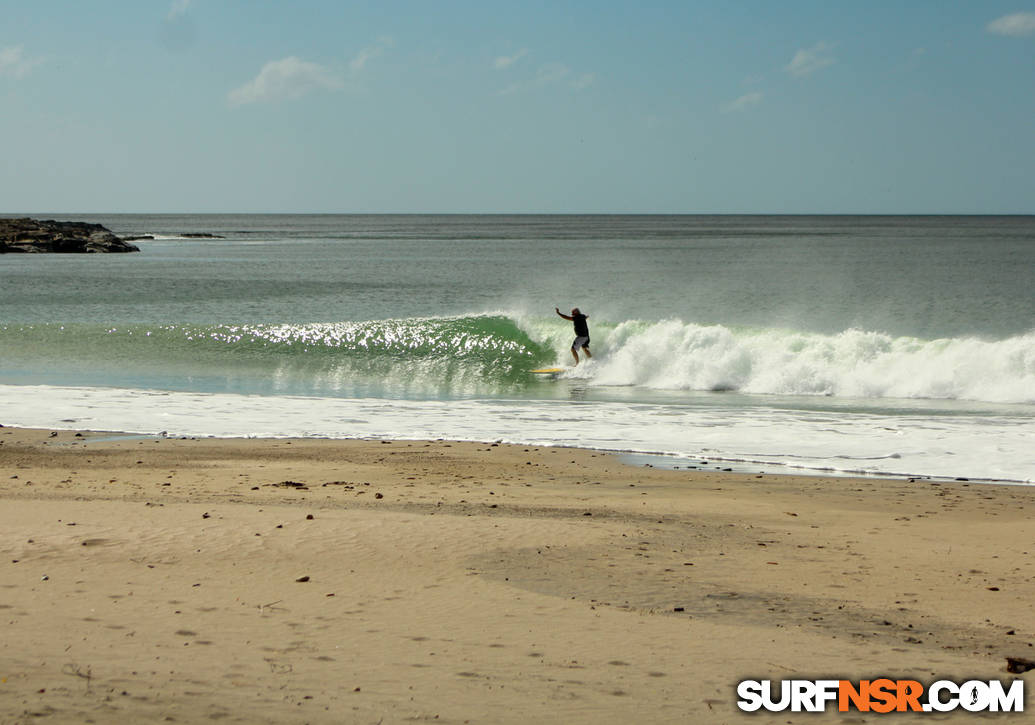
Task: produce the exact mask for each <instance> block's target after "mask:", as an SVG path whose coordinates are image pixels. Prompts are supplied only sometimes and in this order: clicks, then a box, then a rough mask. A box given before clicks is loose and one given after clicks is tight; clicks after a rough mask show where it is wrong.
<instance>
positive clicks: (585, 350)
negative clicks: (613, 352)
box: [582, 345, 593, 360]
mask: <svg viewBox="0 0 1035 725" xmlns="http://www.w3.org/2000/svg"><path fill="white" fill-rule="evenodd" d="M582 352H584V353H586V359H587V360H589V359H590V358H591V357H593V353H591V352H590V351H589V346H588V345H587V346H586V347H584V348H582Z"/></svg>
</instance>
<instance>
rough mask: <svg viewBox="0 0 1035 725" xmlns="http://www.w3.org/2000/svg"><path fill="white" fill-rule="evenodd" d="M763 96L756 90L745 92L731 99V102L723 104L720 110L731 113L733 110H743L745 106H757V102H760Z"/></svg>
mask: <svg viewBox="0 0 1035 725" xmlns="http://www.w3.org/2000/svg"><path fill="white" fill-rule="evenodd" d="M764 97H765V96H763V95H762V94H761V93H759V92H757V91H755V92H753V93H745V94H744V95H743V96H741V97H740V98H738V99H737V100H735V101H733V102H732V103H727V104H726V105H725V106H723V107H722V112H723V113H733V112H735V111H743V110H745V109H746V108H750V107H751V106H757V105H758V104H759V103H761V102H762V99H763V98H764Z"/></svg>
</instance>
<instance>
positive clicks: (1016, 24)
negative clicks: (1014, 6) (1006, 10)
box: [988, 13, 1035, 38]
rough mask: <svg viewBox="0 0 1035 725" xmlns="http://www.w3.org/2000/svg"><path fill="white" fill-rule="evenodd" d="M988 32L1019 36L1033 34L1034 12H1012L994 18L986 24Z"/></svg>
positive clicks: (1034, 31)
mask: <svg viewBox="0 0 1035 725" xmlns="http://www.w3.org/2000/svg"><path fill="white" fill-rule="evenodd" d="M988 32H990V33H995V34H996V35H1012V36H1014V37H1018V38H1019V37H1021V36H1024V35H1033V34H1035V13H1014V14H1013V15H1004V16H1003V17H1001V18H996V19H995V20H993V21H992V22H990V23H989V24H988Z"/></svg>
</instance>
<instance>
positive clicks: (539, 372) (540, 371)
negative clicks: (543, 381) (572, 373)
mask: <svg viewBox="0 0 1035 725" xmlns="http://www.w3.org/2000/svg"><path fill="white" fill-rule="evenodd" d="M567 370H568V368H539V369H538V370H533V371H532V372H533V373H535V374H536V375H556V374H557V373H563V372H566V371H567Z"/></svg>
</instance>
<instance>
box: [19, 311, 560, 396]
mask: <svg viewBox="0 0 1035 725" xmlns="http://www.w3.org/2000/svg"><path fill="white" fill-rule="evenodd" d="M553 359H554V353H553V352H552V351H551V350H550V349H548V348H546V347H545V346H543V345H541V344H537V343H536V342H535V341H533V340H532V339H531V337H529V335H528V334H527V333H525V332H524V331H522V330H521V329H520V328H519V327H518V326H517V324H516V323H515V322H514V321H513V320H511V319H509V318H507V317H504V316H471V317H448V318H432V319H416V320H370V321H363V322H334V323H305V324H245V325H120V326H115V327H104V326H98V325H90V324H66V325H56V324H45V325H6V326H2V327H0V364H2V365H3V368H4V369H5V370H6V371H7V372H6V374H5V377H7V378H8V382H34V380H33V379H32V378H40V377H42V378H43V379H38V380H36V382H42V383H55V382H57V383H60V382H61V380H60V378H62V377H64V376H66V375H71V374H73V373H74V374H75V377H76V379H77V380H80V381H81V380H83V379H84V377H85V378H87V379H89V378H92V382H94V383H95V384H110V385H119V386H121V385H124V384H127V383H129V384H145V385H146V384H147V383H148V380H149V379H153V380H155V381H159V380H161V379H167V380H173V381H174V383H173V385H172V387H174V388H175V387H181V386H180V385H177V384H176V383H175V380H180V381H182V387H184V388H194V389H197V388H199V387H200V388H201V389H208V390H224V391H225V390H229V391H234V392H255V393H269V392H278V393H297V394H303V395H305V394H321V395H327V394H331V395H372V394H380V395H389V396H394V395H398V396H413V395H428V396H433V397H438V396H450V397H451V396H468V395H485V394H489V395H494V394H502V393H506V392H507V391H508V390H510V389H514V388H520V387H521V386H523V385H525V384H527V381H528V376H527V371H528V370H531V369H533V368H535V367H537V366H540V365H543V364H547V363H549V362H552V361H553ZM12 376H13V377H15V378H19V377H20V378H21V379H15V380H11V379H10V378H11V377H12ZM55 378H56V379H55ZM105 378H107V379H108V380H109V381H110V382H107V383H105V381H104V379H105ZM156 386H157V387H169V386H168V384H167V385H165V386H162V385H156Z"/></svg>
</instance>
